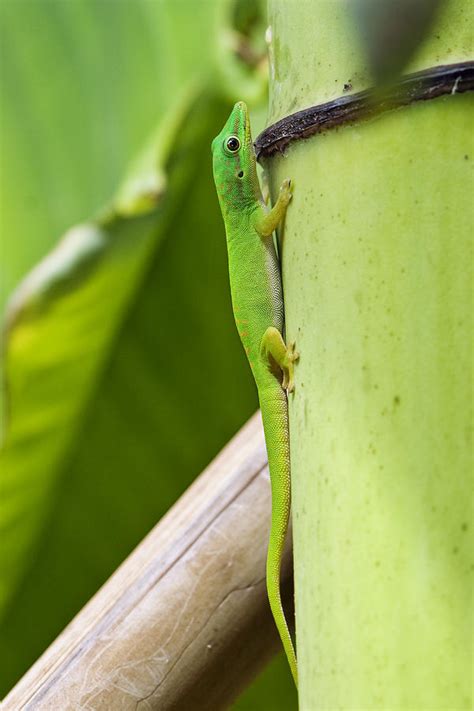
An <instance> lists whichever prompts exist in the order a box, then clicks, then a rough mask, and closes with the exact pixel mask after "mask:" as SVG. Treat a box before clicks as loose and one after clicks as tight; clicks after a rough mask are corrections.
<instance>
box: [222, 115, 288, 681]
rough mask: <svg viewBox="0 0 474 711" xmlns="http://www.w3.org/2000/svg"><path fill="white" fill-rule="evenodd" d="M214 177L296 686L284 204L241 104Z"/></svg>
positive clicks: (273, 586) (274, 575)
mask: <svg viewBox="0 0 474 711" xmlns="http://www.w3.org/2000/svg"><path fill="white" fill-rule="evenodd" d="M212 155H213V167H214V180H215V184H216V189H217V194H218V196H219V203H220V206H221V210H222V215H223V218H224V223H225V229H226V236H227V248H228V254H229V273H230V286H231V294H232V305H233V310H234V317H235V322H236V325H237V329H238V331H239V334H240V338H241V340H242V343H243V346H244V348H245V352H246V354H247V357H248V360H249V363H250V367H251V368H252V372H253V375H254V378H255V382H256V384H257V389H258V397H259V401H260V409H261V412H262V419H263V427H264V431H265V441H266V445H267V452H268V463H269V468H270V479H271V488H272V520H271V529H270V540H269V544H268V555H267V590H268V599H269V601H270V607H271V610H272V613H273V617H274V618H275V623H276V626H277V628H278V631H279V633H280V637H281V640H282V642H283V647H284V649H285V652H286V656H287V658H288V662H289V664H290V668H291V672H292V674H293V678H294V680H295V683H297V668H296V655H295V650H294V647H293V642H292V640H291V636H290V633H289V630H288V625H287V622H286V619H285V615H284V612H283V608H282V604H281V594H280V569H281V559H282V554H283V547H284V543H285V537H286V533H287V529H288V521H289V516H290V500H291V495H290V446H289V433H288V400H287V391H288V392H291V391H292V390H293V387H294V386H293V366H294V362H295V361H296V360H297V359H298V354H297V353H296V351H295V345H294V343H291V344H289V345H288V347H287V346H286V345H285V342H284V340H283V335H282V334H283V325H284V308H283V293H282V284H281V273H280V264H279V260H278V256H277V253H276V250H275V244H274V240H273V232H274V230H275V229H276V228H277V227H278V225H279V224H280V223H281V222H282V220H283V218H284V216H285V213H286V209H287V206H288V203H289V202H290V200H291V183H290V180H285V181H284V182H283V184H282V186H281V188H280V194H279V197H278V200H277V202H276V203H275V205H274V206H273V208H272V209H271V210H269V209H268V208H267V207H266V205H265V202H264V200H263V197H262V193H261V190H260V185H259V182H258V178H257V166H256V161H255V153H254V149H253V143H252V136H251V133H250V121H249V115H248V111H247V107H246V105H245V104H244V103H243V102H238V103H237V104H236V105H235V106H234V109H233V110H232V113H231V115H230V116H229V119H228V121H227V123H226V124H225V126H224V128H223V129H222V131H221V132H220V134H219V135H218V136H217V137H216V138H215V139H214V141H213V142H212Z"/></svg>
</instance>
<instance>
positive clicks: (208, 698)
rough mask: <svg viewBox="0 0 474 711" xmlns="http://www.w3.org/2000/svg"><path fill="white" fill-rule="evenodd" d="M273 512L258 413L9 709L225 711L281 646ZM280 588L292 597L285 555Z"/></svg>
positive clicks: (13, 695) (9, 701)
mask: <svg viewBox="0 0 474 711" xmlns="http://www.w3.org/2000/svg"><path fill="white" fill-rule="evenodd" d="M170 476H172V473H171V472H170ZM269 514H270V490H269V483H268V468H267V461H266V452H265V445H264V440H263V432H262V426H261V420H260V416H259V415H258V414H257V415H255V416H254V417H253V418H252V419H251V420H250V421H249V422H248V423H247V424H246V425H245V427H243V428H242V430H241V431H240V432H239V433H238V434H237V435H236V437H235V438H234V439H233V440H232V441H231V442H230V444H229V445H228V446H227V447H226V448H225V449H224V450H223V451H222V452H221V453H220V454H219V456H218V457H217V458H216V459H215V460H214V462H213V463H212V464H211V465H210V466H209V467H208V468H207V469H206V470H205V471H204V472H203V474H201V476H200V477H199V478H198V479H197V480H196V481H195V482H194V484H193V485H192V486H191V487H190V488H189V489H188V491H187V492H186V493H185V494H184V495H183V496H182V497H181V499H180V500H179V501H178V502H177V503H176V504H175V506H174V507H173V508H172V509H171V510H170V511H169V512H168V514H167V515H166V516H165V517H164V518H163V519H162V520H161V521H160V522H159V523H158V524H157V526H156V527H155V528H154V529H153V530H152V531H151V533H150V534H149V535H148V536H147V537H146V538H145V539H144V540H143V541H142V543H141V544H140V545H139V546H138V547H137V548H136V549H135V551H134V552H133V553H132V554H131V555H130V556H129V557H128V558H127V560H126V561H125V562H124V563H123V564H122V565H121V566H120V568H119V569H118V570H117V571H116V572H115V573H114V575H113V576H112V577H111V578H110V579H109V580H108V582H107V583H106V584H105V585H104V586H103V587H102V589H101V590H100V591H99V592H98V593H97V594H96V595H95V596H94V597H93V598H92V600H91V601H90V602H89V603H88V604H87V605H86V606H85V607H84V609H83V610H82V611H81V612H80V613H79V614H78V615H77V616H76V618H75V619H74V620H73V621H72V622H71V623H70V625H69V626H68V627H67V628H66V629H65V630H64V632H63V633H62V634H61V635H60V636H59V637H58V639H57V640H56V641H55V642H54V643H53V644H52V645H51V646H50V647H49V649H48V650H47V651H46V652H45V653H44V654H43V656H42V657H41V658H40V659H39V660H38V661H37V662H36V663H35V664H34V665H33V667H32V668H31V669H30V670H29V671H28V672H27V674H26V675H25V676H24V677H23V679H21V680H20V681H19V683H18V684H17V685H16V687H15V688H14V689H13V690H12V691H11V692H10V694H9V695H8V696H7V698H6V699H5V701H4V705H3V709H4V711H13V710H14V711H18V709H51V710H54V711H57V710H58V709H61V711H66V710H67V709H77V708H81V709H114V710H118V709H120V710H123V709H127V710H128V709H143V710H144V711H145V710H147V711H148V710H149V709H160V711H166V710H168V709H173V710H175V711H176V710H178V709H183V711H184V710H185V709H186V711H188V710H189V709H193V711H201V710H204V709H206V710H207V709H221V708H226V707H228V705H229V704H230V703H231V702H232V701H233V699H235V697H236V696H237V695H238V693H239V692H240V691H241V690H242V689H243V688H244V687H245V686H246V685H247V684H248V682H249V681H250V680H251V679H252V677H254V676H255V674H256V673H257V672H258V671H259V670H260V669H261V668H262V667H263V665H264V664H265V663H266V662H267V661H268V659H269V658H270V657H271V656H272V654H273V653H274V652H275V651H276V650H277V649H278V648H279V642H278V637H277V633H276V630H275V627H274V624H273V620H272V618H271V615H270V612H269V608H268V604H267V597H266V590H265V557H266V548H267V536H268V525H269ZM124 515H125V516H126V509H125V510H124ZM91 555H94V551H91ZM283 582H284V590H285V596H286V598H287V599H291V597H292V589H291V588H292V580H291V556H290V554H289V553H288V554H287V556H286V559H285V564H284V572H283Z"/></svg>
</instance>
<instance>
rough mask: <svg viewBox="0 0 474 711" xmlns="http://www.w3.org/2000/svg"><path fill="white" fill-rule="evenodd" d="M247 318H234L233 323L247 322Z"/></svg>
mask: <svg viewBox="0 0 474 711" xmlns="http://www.w3.org/2000/svg"><path fill="white" fill-rule="evenodd" d="M248 322H249V320H248V318H236V319H235V323H248Z"/></svg>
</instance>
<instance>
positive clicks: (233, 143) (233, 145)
mask: <svg viewBox="0 0 474 711" xmlns="http://www.w3.org/2000/svg"><path fill="white" fill-rule="evenodd" d="M225 147H226V148H227V150H228V151H229V152H230V153H237V151H238V150H239V148H240V141H239V139H238V138H237V136H229V138H228V139H227V140H226V142H225Z"/></svg>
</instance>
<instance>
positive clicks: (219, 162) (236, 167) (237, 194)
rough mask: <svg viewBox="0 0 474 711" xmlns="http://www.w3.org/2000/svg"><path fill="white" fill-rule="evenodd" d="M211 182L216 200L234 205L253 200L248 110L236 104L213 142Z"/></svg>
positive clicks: (254, 174)
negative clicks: (217, 197) (214, 188)
mask: <svg viewBox="0 0 474 711" xmlns="http://www.w3.org/2000/svg"><path fill="white" fill-rule="evenodd" d="M211 150H212V158H213V168H214V180H215V183H216V188H217V193H218V195H219V199H220V200H221V202H222V201H224V200H226V201H228V200H229V199H230V200H231V201H232V202H233V203H234V204H235V203H240V202H241V201H245V200H246V199H252V198H253V199H254V198H255V190H256V186H258V182H257V171H256V163H255V153H254V149H253V144H252V134H251V131H250V118H249V113H248V109H247V106H246V105H245V104H244V102H243V101H238V102H237V103H236V104H235V106H234V108H233V109H232V112H231V114H230V116H229V118H228V119H227V121H226V124H225V126H224V128H223V129H222V131H221V132H220V133H219V135H218V136H216V138H215V139H214V140H213V142H212V147H211Z"/></svg>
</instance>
